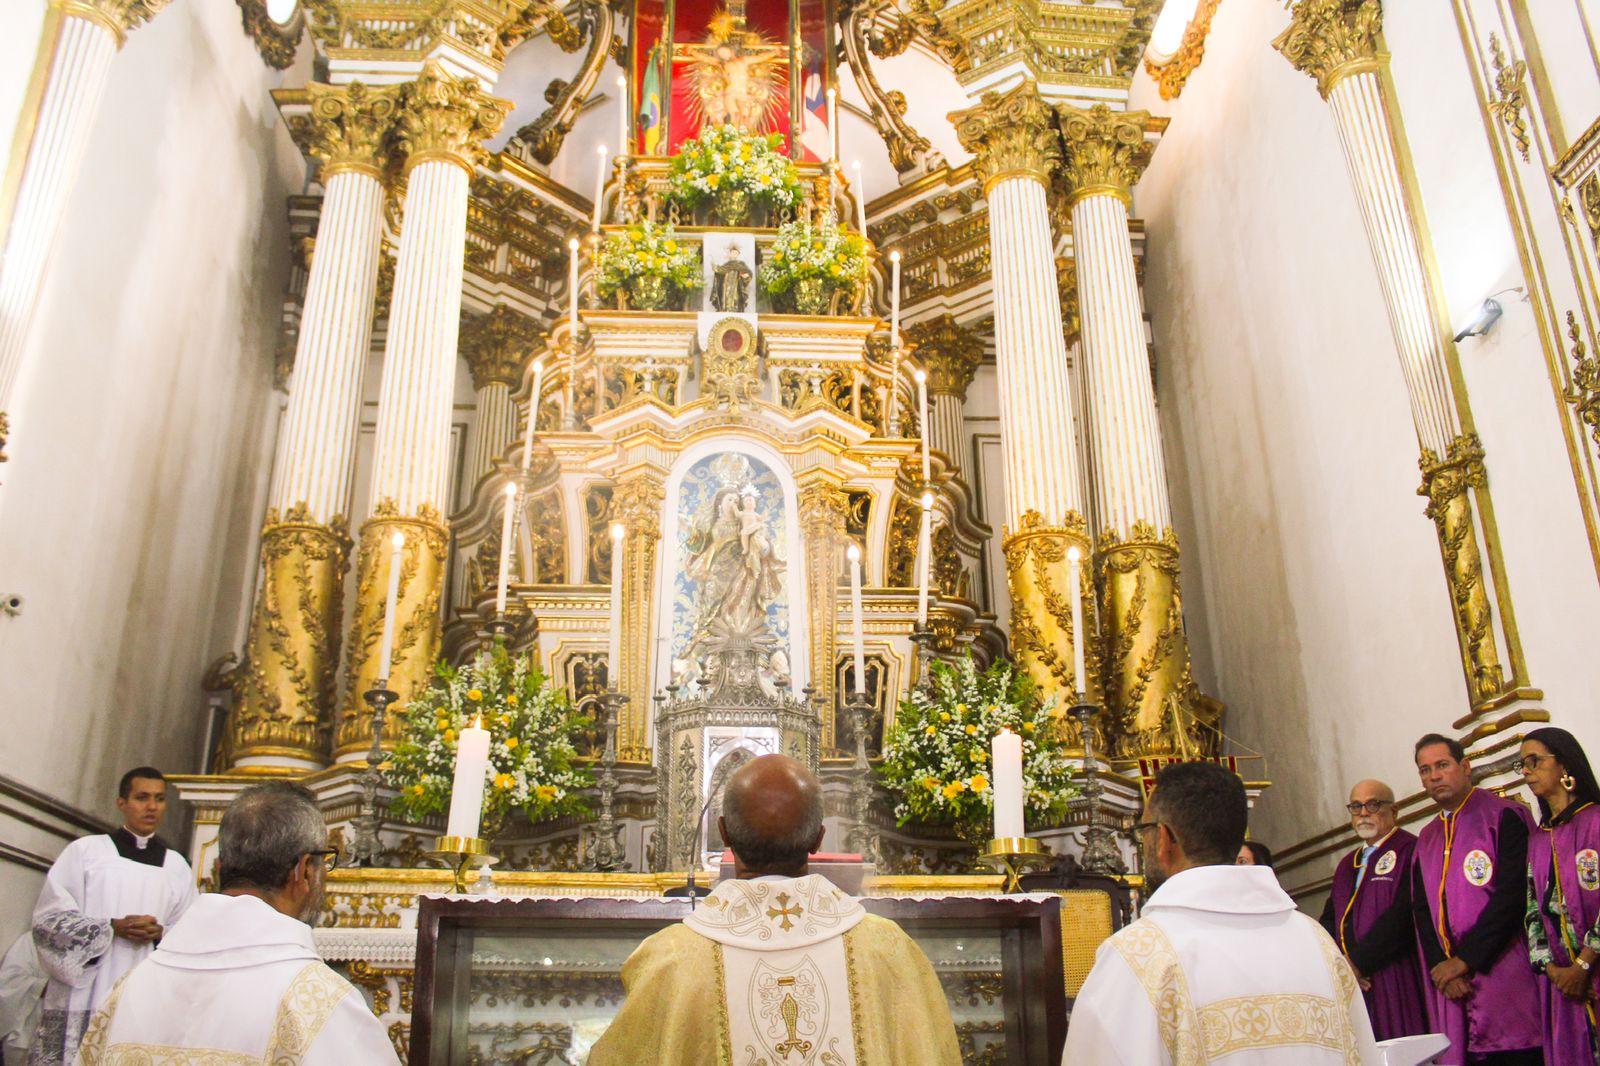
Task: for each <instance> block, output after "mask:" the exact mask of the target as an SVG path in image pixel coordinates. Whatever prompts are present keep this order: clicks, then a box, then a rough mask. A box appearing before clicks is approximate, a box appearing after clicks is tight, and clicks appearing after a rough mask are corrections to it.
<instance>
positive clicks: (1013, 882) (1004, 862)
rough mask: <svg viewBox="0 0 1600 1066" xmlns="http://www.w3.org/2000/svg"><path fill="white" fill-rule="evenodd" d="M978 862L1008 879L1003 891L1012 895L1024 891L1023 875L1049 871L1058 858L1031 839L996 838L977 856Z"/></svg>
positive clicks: (1003, 885) (1002, 888) (1002, 887)
mask: <svg viewBox="0 0 1600 1066" xmlns="http://www.w3.org/2000/svg"><path fill="white" fill-rule="evenodd" d="M978 861H979V862H981V863H983V864H984V865H985V866H992V867H994V868H995V870H997V871H998V872H999V873H1001V874H1002V875H1003V876H1004V877H1005V881H1004V883H1003V884H1002V885H1001V888H1000V891H1002V892H1004V893H1006V894H1007V895H1009V894H1011V893H1013V892H1021V891H1022V876H1023V875H1024V874H1028V873H1032V872H1033V871H1034V870H1045V869H1048V868H1049V867H1050V864H1051V863H1052V862H1054V861H1055V857H1054V856H1053V855H1051V854H1050V850H1049V849H1048V848H1046V847H1045V846H1044V845H1043V844H1041V843H1040V842H1039V841H1037V840H1035V839H1033V838H1032V837H996V838H995V839H993V840H991V841H989V843H988V845H987V846H986V847H985V848H984V849H983V851H981V852H979V853H978Z"/></svg>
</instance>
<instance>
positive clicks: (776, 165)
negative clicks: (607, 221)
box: [668, 125, 801, 226]
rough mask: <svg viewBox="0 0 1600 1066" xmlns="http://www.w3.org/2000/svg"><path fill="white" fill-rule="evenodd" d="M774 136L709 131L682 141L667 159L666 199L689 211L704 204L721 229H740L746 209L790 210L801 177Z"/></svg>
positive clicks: (714, 128)
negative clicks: (709, 205)
mask: <svg viewBox="0 0 1600 1066" xmlns="http://www.w3.org/2000/svg"><path fill="white" fill-rule="evenodd" d="M782 149H783V137H782V136H781V135H779V134H776V133H768V134H761V133H745V132H744V131H743V130H740V129H739V128H738V127H737V126H732V125H723V126H711V127H708V128H707V129H704V130H702V131H701V132H700V135H699V136H698V137H695V138H693V139H691V140H687V141H684V142H683V144H682V145H680V146H679V148H678V154H677V155H675V156H673V158H672V174H671V177H670V179H669V181H670V184H669V186H668V195H669V196H670V197H671V198H672V199H673V200H674V201H676V202H677V203H678V204H680V205H682V206H683V207H687V208H690V209H693V208H695V207H698V206H699V205H700V204H702V203H704V202H706V201H707V200H710V201H713V202H714V203H715V205H716V213H717V215H718V217H719V220H720V221H721V222H722V223H723V225H727V226H742V225H744V224H745V221H746V219H747V217H748V215H749V213H750V207H751V206H752V205H754V206H760V207H765V208H768V209H771V208H774V207H776V208H790V207H794V206H795V205H797V204H798V203H799V202H800V196H801V188H800V176H799V174H798V172H797V171H796V170H795V166H794V163H793V161H791V160H790V159H789V158H788V157H787V156H785V155H784V154H783V152H782Z"/></svg>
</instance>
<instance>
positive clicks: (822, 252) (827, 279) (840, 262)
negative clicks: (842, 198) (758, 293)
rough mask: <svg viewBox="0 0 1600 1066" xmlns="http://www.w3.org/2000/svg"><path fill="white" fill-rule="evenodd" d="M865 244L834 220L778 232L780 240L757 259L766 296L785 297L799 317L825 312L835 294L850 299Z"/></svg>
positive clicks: (790, 226)
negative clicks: (789, 296)
mask: <svg viewBox="0 0 1600 1066" xmlns="http://www.w3.org/2000/svg"><path fill="white" fill-rule="evenodd" d="M866 255H867V245H866V241H864V240H863V239H862V237H861V234H859V233H856V232H855V231H853V230H848V229H845V228H844V227H843V226H841V225H839V224H838V223H837V222H835V221H834V220H833V219H832V218H827V219H824V220H823V221H822V222H820V223H815V224H813V223H812V222H811V220H810V219H804V218H803V219H797V220H795V221H794V222H788V223H785V224H784V225H782V226H780V227H778V236H777V239H776V240H774V241H773V242H772V244H771V246H770V247H768V248H767V249H766V251H765V253H764V254H763V255H762V260H761V284H762V285H763V286H764V287H765V289H766V291H767V292H768V294H770V295H773V296H785V295H787V294H789V293H791V292H792V293H793V296H792V300H791V302H792V303H793V305H794V307H795V309H796V310H798V311H799V312H800V313H801V314H807V315H820V314H824V313H826V312H827V311H828V310H829V306H830V304H831V302H832V298H833V294H834V293H835V292H840V293H844V294H845V295H846V296H853V295H854V294H855V291H856V290H857V289H858V288H859V287H860V285H861V280H862V278H863V277H864V276H865V274H866V268H867V262H866Z"/></svg>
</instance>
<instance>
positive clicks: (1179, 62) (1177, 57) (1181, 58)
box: [1144, 0, 1222, 100]
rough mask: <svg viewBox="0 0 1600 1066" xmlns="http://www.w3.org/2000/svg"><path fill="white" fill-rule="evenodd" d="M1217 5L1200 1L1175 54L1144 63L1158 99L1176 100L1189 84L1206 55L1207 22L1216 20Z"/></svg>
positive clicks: (1212, 0) (1213, 1) (1219, 0)
mask: <svg viewBox="0 0 1600 1066" xmlns="http://www.w3.org/2000/svg"><path fill="white" fill-rule="evenodd" d="M1221 5H1222V0H1200V3H1199V4H1197V5H1196V6H1195V9H1194V14H1193V15H1192V16H1190V18H1189V25H1188V26H1186V27H1184V30H1183V40H1182V41H1180V42H1179V44H1178V50H1177V51H1175V52H1173V53H1172V55H1170V56H1168V57H1167V59H1166V60H1165V61H1163V62H1160V63H1158V62H1156V61H1155V60H1153V59H1146V60H1145V61H1144V69H1145V73H1147V74H1149V75H1150V77H1151V78H1152V79H1154V80H1155V83H1156V89H1157V90H1158V91H1159V92H1160V93H1161V99H1163V100H1175V99H1177V97H1178V95H1179V94H1180V93H1182V92H1183V87H1184V85H1185V84H1187V82H1188V81H1189V75H1191V74H1193V73H1194V72H1195V70H1196V69H1197V68H1199V66H1200V61H1201V60H1202V59H1204V58H1205V55H1206V36H1207V35H1208V34H1209V33H1210V32H1211V20H1212V19H1213V18H1215V17H1216V14H1217V8H1218V7H1220V6H1221Z"/></svg>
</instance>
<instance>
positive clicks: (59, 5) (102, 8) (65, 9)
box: [52, 0, 172, 48]
mask: <svg viewBox="0 0 1600 1066" xmlns="http://www.w3.org/2000/svg"><path fill="white" fill-rule="evenodd" d="M171 2H172V0H52V6H54V7H55V9H56V10H58V11H60V12H61V13H62V14H63V15H67V16H71V17H76V18H81V19H87V20H88V21H90V22H93V23H95V24H96V25H99V26H101V27H103V28H104V29H105V30H106V32H108V33H110V34H111V36H112V37H114V38H116V41H117V47H118V48H120V47H122V45H123V43H124V42H125V41H126V40H127V39H128V34H129V33H131V32H133V31H134V30H136V29H138V28H139V27H140V26H143V25H144V24H145V23H146V22H149V21H150V20H151V19H153V18H155V17H156V16H157V15H159V14H160V13H161V12H162V10H163V9H164V8H166V7H167V5H168V4H170V3H171Z"/></svg>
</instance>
